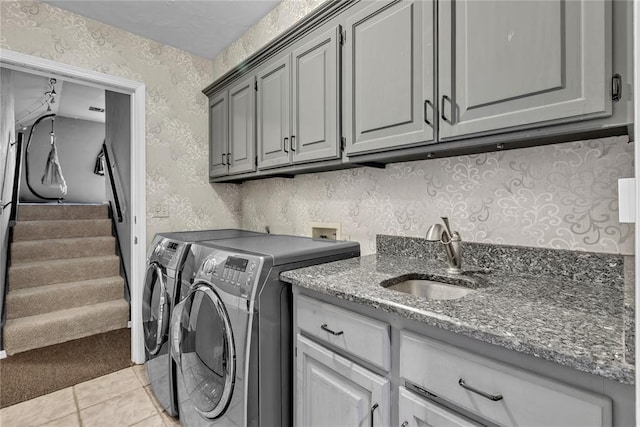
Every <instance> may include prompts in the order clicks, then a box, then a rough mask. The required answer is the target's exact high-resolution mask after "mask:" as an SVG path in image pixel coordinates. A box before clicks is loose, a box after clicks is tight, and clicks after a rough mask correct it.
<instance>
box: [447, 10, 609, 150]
mask: <svg viewBox="0 0 640 427" xmlns="http://www.w3.org/2000/svg"><path fill="white" fill-rule="evenodd" d="M438 24H439V32H438V46H439V77H438V81H439V94H440V99H439V101H440V102H439V106H440V114H439V115H440V124H439V125H440V128H439V136H440V139H441V140H446V139H448V138H454V137H458V136H461V135H471V134H482V133H496V131H498V132H504V131H511V130H519V129H524V128H527V127H532V126H536V125H537V126H540V124H541V123H543V122H550V123H561V122H567V121H575V120H576V119H580V120H582V119H584V118H593V117H600V116H608V115H611V94H610V93H609V87H610V83H609V82H610V81H611V43H612V42H611V37H612V35H611V2H610V1H606V0H575V1H563V0H548V1H502V0H491V1H489V0H487V1H474V0H463V1H456V2H455V3H454V2H452V1H449V0H443V1H440V2H439V8H438Z"/></svg>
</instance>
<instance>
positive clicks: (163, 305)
mask: <svg viewBox="0 0 640 427" xmlns="http://www.w3.org/2000/svg"><path fill="white" fill-rule="evenodd" d="M169 316H170V314H169V296H168V295H167V284H166V277H165V274H164V272H163V271H162V267H161V266H160V265H159V264H158V263H155V262H152V263H150V264H149V266H148V267H147V273H146V275H145V280H144V293H143V295H142V325H143V329H144V347H145V349H146V351H147V355H151V356H154V355H156V354H157V353H158V352H159V351H160V348H161V347H162V344H163V343H164V342H165V340H166V339H167V337H168V333H169V330H168V329H169Z"/></svg>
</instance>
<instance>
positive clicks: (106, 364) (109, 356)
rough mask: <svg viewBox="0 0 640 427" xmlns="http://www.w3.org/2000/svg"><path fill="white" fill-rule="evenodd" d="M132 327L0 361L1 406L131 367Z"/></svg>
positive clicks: (27, 352) (19, 354) (31, 351)
mask: <svg viewBox="0 0 640 427" xmlns="http://www.w3.org/2000/svg"><path fill="white" fill-rule="evenodd" d="M131 365H132V363H131V329H127V328H125V329H118V330H116V331H111V332H107V333H104V334H98V335H92V336H90V337H86V338H81V339H78V340H74V341H68V342H64V343H62V344H56V345H52V346H49V347H44V348H39V349H35V350H30V351H26V352H24V353H18V354H16V355H14V356H9V357H8V358H6V359H2V360H0V408H4V407H5V406H10V405H13V404H16V403H19V402H22V401H25V400H29V399H33V398H34V397H38V396H42V395H44V394H47V393H51V392H53V391H56V390H61V389H63V388H66V387H69V386H72V385H75V384H78V383H81V382H83V381H87V380H90V379H93V378H96V377H99V376H102V375H106V374H109V373H111V372H115V371H118V370H120V369H124V368H126V367H128V366H131Z"/></svg>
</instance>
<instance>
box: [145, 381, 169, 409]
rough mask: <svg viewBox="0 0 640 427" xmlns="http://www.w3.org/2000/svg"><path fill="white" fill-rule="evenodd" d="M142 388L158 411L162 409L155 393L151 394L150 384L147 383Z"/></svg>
mask: <svg viewBox="0 0 640 427" xmlns="http://www.w3.org/2000/svg"><path fill="white" fill-rule="evenodd" d="M144 389H145V390H146V392H147V394H148V395H149V399H151V401H152V402H153V406H155V407H156V408H157V409H158V412H162V411H164V408H163V407H162V405H161V404H160V402H158V399H156V396H155V394H153V390H151V386H150V385H148V386H146V387H145V388H144Z"/></svg>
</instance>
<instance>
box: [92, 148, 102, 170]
mask: <svg viewBox="0 0 640 427" xmlns="http://www.w3.org/2000/svg"><path fill="white" fill-rule="evenodd" d="M93 173H94V174H96V175H102V176H104V148H103V149H101V150H100V152H99V153H98V157H96V164H95V166H94V167H93Z"/></svg>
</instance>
